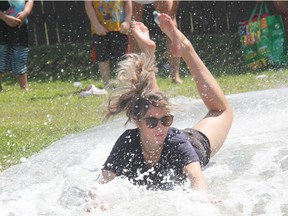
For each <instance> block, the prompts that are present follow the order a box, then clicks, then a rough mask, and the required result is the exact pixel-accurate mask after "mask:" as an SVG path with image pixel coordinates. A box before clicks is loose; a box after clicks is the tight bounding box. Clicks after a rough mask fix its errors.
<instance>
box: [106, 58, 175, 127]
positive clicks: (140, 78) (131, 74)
mask: <svg viewBox="0 0 288 216" xmlns="http://www.w3.org/2000/svg"><path fill="white" fill-rule="evenodd" d="M157 71H158V69H157V67H156V66H155V62H154V57H147V56H146V55H145V54H144V53H141V54H129V55H127V58H126V59H125V60H123V61H121V62H119V64H118V69H117V73H118V82H119V84H120V86H119V87H118V88H116V89H115V90H114V91H112V92H111V94H110V96H109V101H108V112H107V114H106V118H109V117H111V116H113V115H117V114H120V113H123V112H125V113H126V116H127V118H128V119H127V122H126V124H127V123H128V122H129V121H131V120H133V119H136V120H139V119H141V118H143V117H144V116H145V114H146V113H147V111H148V109H149V107H150V106H155V107H159V108H161V109H164V110H167V111H168V112H169V111H170V108H169V106H170V103H169V101H168V98H167V97H166V96H165V95H164V94H163V93H162V92H161V91H159V90H157V89H153V88H151V79H152V80H153V79H154V76H155V74H156V73H157Z"/></svg>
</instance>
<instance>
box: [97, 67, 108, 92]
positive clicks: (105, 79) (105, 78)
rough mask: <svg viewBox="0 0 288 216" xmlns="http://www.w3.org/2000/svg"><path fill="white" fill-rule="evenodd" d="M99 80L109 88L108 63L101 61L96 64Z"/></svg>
mask: <svg viewBox="0 0 288 216" xmlns="http://www.w3.org/2000/svg"><path fill="white" fill-rule="evenodd" d="M98 65H99V71H100V75H101V78H102V80H103V83H104V86H105V87H109V84H110V61H101V62H99V63H98Z"/></svg>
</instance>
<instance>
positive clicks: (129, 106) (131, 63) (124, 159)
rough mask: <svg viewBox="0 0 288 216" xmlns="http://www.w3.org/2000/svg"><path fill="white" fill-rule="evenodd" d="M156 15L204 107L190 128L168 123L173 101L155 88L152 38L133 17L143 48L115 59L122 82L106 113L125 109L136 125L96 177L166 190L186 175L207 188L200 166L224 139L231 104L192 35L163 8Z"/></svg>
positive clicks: (196, 186)
mask: <svg viewBox="0 0 288 216" xmlns="http://www.w3.org/2000/svg"><path fill="white" fill-rule="evenodd" d="M158 19H159V23H160V28H161V30H162V31H163V32H164V33H165V34H166V35H167V36H168V37H169V38H170V39H171V41H172V44H171V50H172V52H173V53H174V55H175V56H178V57H182V58H183V59H184V61H185V63H186V64H187V66H188V68H189V71H190V73H191V75H192V77H193V80H194V81H195V83H196V86H197V89H198V92H199V94H200V96H201V98H202V100H203V102H204V104H205V105H206V107H207V109H208V113H207V114H206V115H205V116H204V118H203V119H202V120H200V121H199V122H198V123H197V124H196V125H194V126H192V125H191V126H190V128H186V129H184V130H180V129H176V128H174V127H171V124H172V122H173V115H172V114H171V111H172V107H173V106H171V104H170V103H169V102H168V98H167V97H166V96H165V95H164V94H163V93H162V92H161V91H159V90H158V85H157V80H156V75H155V73H156V72H157V68H156V66H155V64H154V51H155V43H154V42H153V41H152V40H151V39H150V37H149V32H148V29H147V28H146V26H144V24H143V23H140V22H134V23H133V24H132V27H131V28H132V34H133V36H134V37H135V39H136V40H137V42H138V44H139V46H140V48H141V50H142V52H143V53H141V54H130V55H128V56H127V59H125V60H123V61H122V62H120V63H119V69H118V80H119V81H120V83H123V84H124V85H123V87H120V88H119V89H118V90H119V91H118V90H117V89H116V90H115V91H114V92H112V94H111V95H110V98H109V105H108V113H107V118H109V117H111V116H113V115H117V114H119V113H123V112H125V113H126V116H127V118H128V120H127V122H129V121H133V122H134V123H135V125H136V128H135V129H128V130H126V131H125V132H124V133H123V134H122V135H121V136H120V137H119V138H118V140H117V141H116V143H115V145H114V147H113V149H112V151H111V153H110V155H109V156H108V158H107V160H106V162H105V163H104V166H103V169H102V176H101V178H100V182H102V183H105V182H109V181H111V180H113V179H114V178H115V177H117V176H121V177H126V178H127V179H128V180H129V181H130V182H132V183H133V184H135V185H139V186H140V185H141V186H143V185H144V186H147V188H148V189H152V190H157V189H164V190H166V189H173V187H174V186H179V185H183V184H184V183H185V182H186V179H188V180H189V181H190V182H191V186H192V188H193V189H195V190H200V191H207V185H206V183H205V180H204V176H203V173H202V169H203V168H204V167H205V166H206V165H207V164H208V162H209V159H210V157H212V156H213V155H215V153H216V152H217V151H218V150H219V149H220V148H221V146H222V145H223V143H224V141H225V139H226V137H227V135H228V132H229V129H230V127H231V124H232V119H233V114H232V110H231V108H230V106H229V104H228V102H227V100H226V98H225V96H224V94H223V92H222V90H221V88H220V87H219V85H218V84H217V82H216V80H215V79H214V77H213V76H212V75H211V73H210V72H209V70H208V69H207V68H206V66H205V65H204V63H203V62H202V60H201V59H200V58H199V56H198V55H197V53H196V52H195V50H194V48H193V46H192V44H191V43H190V41H189V40H188V39H187V38H186V37H185V36H184V35H183V34H182V33H181V32H180V31H179V30H178V29H177V27H175V25H174V23H173V22H172V20H171V18H170V17H169V16H168V15H167V14H159V17H158ZM95 195H96V196H97V192H96V194H95Z"/></svg>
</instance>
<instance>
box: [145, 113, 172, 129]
mask: <svg viewBox="0 0 288 216" xmlns="http://www.w3.org/2000/svg"><path fill="white" fill-rule="evenodd" d="M173 117H174V116H172V115H169V116H163V117H162V118H160V119H157V118H155V117H148V118H144V120H145V122H146V125H147V127H148V128H151V129H152V128H155V127H156V126H157V125H158V122H159V121H160V122H161V124H162V125H163V126H164V127H169V126H170V125H171V124H172V122H173Z"/></svg>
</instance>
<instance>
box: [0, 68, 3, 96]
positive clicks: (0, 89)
mask: <svg viewBox="0 0 288 216" xmlns="http://www.w3.org/2000/svg"><path fill="white" fill-rule="evenodd" d="M2 83H3V76H2V73H0V92H2V91H3V87H2Z"/></svg>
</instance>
